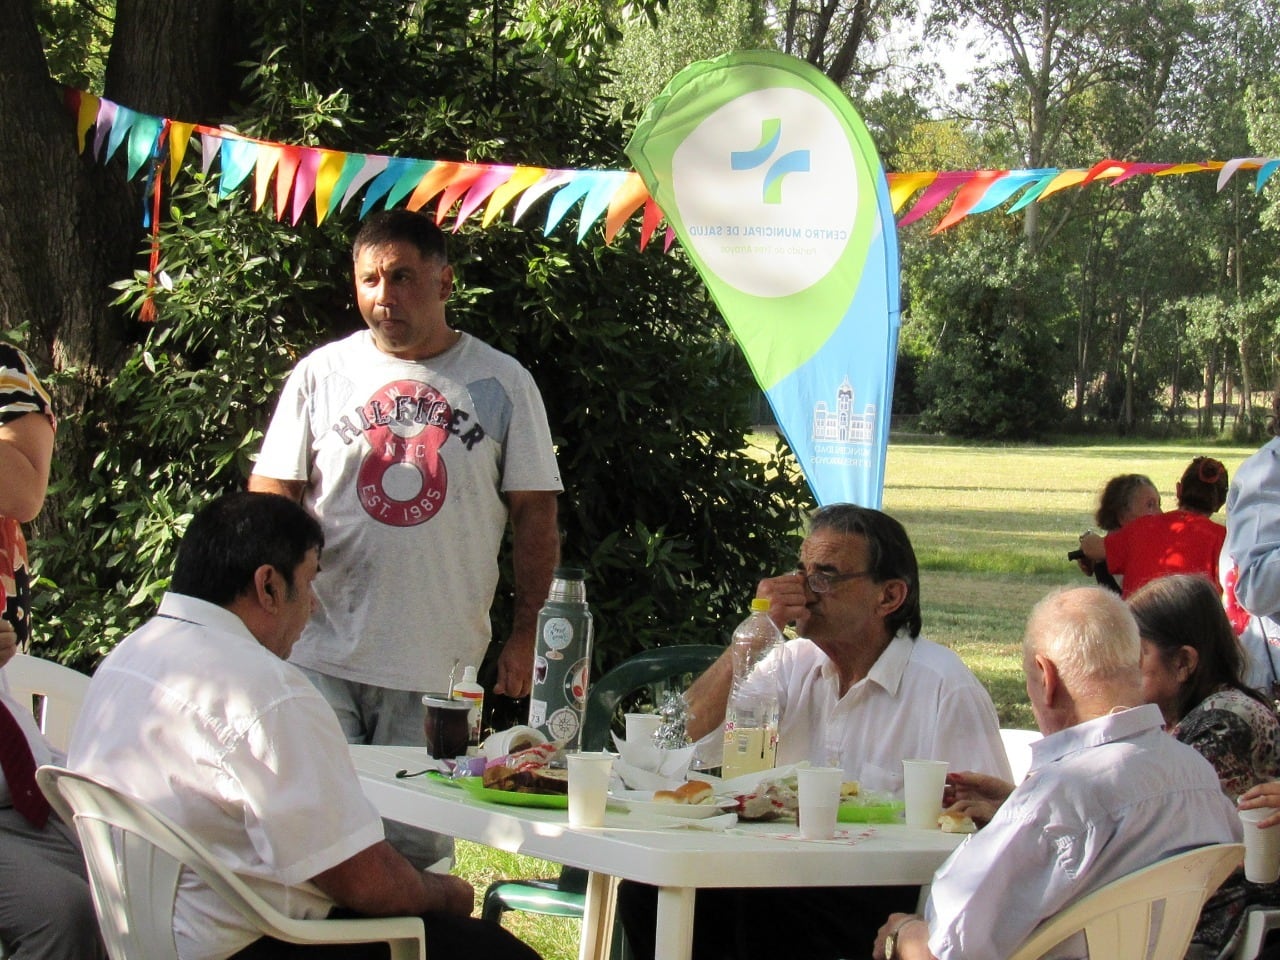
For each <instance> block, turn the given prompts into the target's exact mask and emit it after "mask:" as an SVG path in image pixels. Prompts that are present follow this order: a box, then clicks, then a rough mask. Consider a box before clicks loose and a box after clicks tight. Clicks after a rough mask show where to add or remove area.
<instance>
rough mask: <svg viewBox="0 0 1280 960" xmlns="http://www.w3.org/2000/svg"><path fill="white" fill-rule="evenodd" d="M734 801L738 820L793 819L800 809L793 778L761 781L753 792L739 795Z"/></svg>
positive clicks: (798, 796)
mask: <svg viewBox="0 0 1280 960" xmlns="http://www.w3.org/2000/svg"><path fill="white" fill-rule="evenodd" d="M734 800H735V801H736V802H737V806H736V807H735V808H734V809H735V811H736V812H737V814H738V819H740V820H777V819H778V818H780V817H794V816H795V815H796V810H798V809H799V807H800V795H799V792H798V788H797V786H796V778H795V777H794V776H789V777H777V778H776V779H772V780H768V779H766V780H761V781H760V783H758V784H757V785H756V788H755V790H753V791H752V792H750V793H740V794H738V795H737V796H736V797H735V798H734Z"/></svg>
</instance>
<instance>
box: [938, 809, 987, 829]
mask: <svg viewBox="0 0 1280 960" xmlns="http://www.w3.org/2000/svg"><path fill="white" fill-rule="evenodd" d="M938 826H940V827H942V832H943V833H977V832H978V825H977V824H976V823H974V822H973V818H972V817H970V816H969V815H968V814H967V813H947V812H944V813H943V814H942V815H941V816H940V817H938Z"/></svg>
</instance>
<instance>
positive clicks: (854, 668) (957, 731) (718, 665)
mask: <svg viewBox="0 0 1280 960" xmlns="http://www.w3.org/2000/svg"><path fill="white" fill-rule="evenodd" d="M756 595H757V596H759V597H764V598H767V599H768V600H769V601H770V603H771V606H770V610H769V614H770V616H771V617H772V618H773V621H774V623H775V624H777V625H778V627H779V628H782V627H785V626H787V625H789V624H791V625H794V627H795V633H796V637H795V639H792V640H789V641H788V642H787V643H786V644H784V645H783V647H782V648H781V650H780V651H779V652H778V654H777V655H778V659H779V662H778V669H777V671H776V677H777V687H778V704H779V711H780V716H779V724H778V764H779V765H783V764H790V763H798V762H801V761H806V760H807V761H809V762H810V763H814V764H819V765H823V766H827V765H831V766H840V767H843V768H844V771H845V775H846V776H847V777H848V778H849V779H850V780H857V781H858V782H859V783H860V785H861V787H862V789H863V790H864V791H876V792H883V793H892V794H896V795H897V796H899V797H901V795H902V761H903V760H904V759H906V758H924V759H934V760H946V761H948V763H950V765H951V768H952V769H954V770H976V771H981V772H984V773H990V774H993V775H996V776H999V777H1001V778H1002V779H1005V780H1009V779H1012V774H1011V773H1010V770H1009V762H1008V760H1007V758H1006V757H1005V752H1004V747H1003V746H1002V745H1001V742H1000V729H999V726H1000V725H999V722H998V720H997V718H996V711H995V707H994V706H993V704H992V702H991V697H990V696H989V695H988V694H987V691H986V690H985V689H984V688H983V686H982V684H981V683H979V682H978V679H977V678H976V677H975V676H974V675H973V674H972V673H971V672H970V671H969V669H968V668H967V667H966V666H965V665H964V663H963V662H962V661H961V660H960V658H959V657H958V656H956V654H954V653H953V652H952V651H951V650H949V649H947V648H946V647H941V646H939V645H937V644H935V643H932V642H931V641H929V640H926V639H924V638H922V637H920V627H921V624H920V577H919V571H918V567H917V564H916V557H915V552H914V550H913V549H912V547H911V541H910V539H909V538H908V537H907V532H906V530H904V529H903V527H902V524H900V523H898V521H896V520H894V519H893V518H892V517H890V516H889V515H888V514H885V513H882V512H880V511H879V510H871V509H868V508H865V507H859V506H855V505H853V504H833V505H831V506H827V507H823V508H822V509H821V510H818V511H817V512H816V513H815V514H814V515H813V517H812V519H811V521H810V530H809V535H808V537H806V538H805V541H804V543H803V544H802V545H801V547H800V563H799V567H798V569H797V570H796V572H794V573H788V574H783V575H782V576H778V577H771V578H769V579H766V580H762V581H761V582H760V585H759V587H758V588H757V590H756ZM732 681H733V659H732V654H731V652H729V651H726V652H725V654H724V655H723V656H722V657H720V659H719V660H717V661H716V662H715V663H714V664H712V666H711V667H710V668H709V669H708V670H707V671H706V672H705V673H704V674H703V675H702V676H701V677H699V678H698V679H697V680H696V681H695V682H694V684H693V686H691V687H690V688H689V690H688V692H687V694H686V699H687V700H688V703H689V713H690V715H691V719H690V722H689V727H688V733H689V735H690V736H692V737H695V738H698V737H702V736H704V735H706V734H709V733H711V732H712V731H715V730H718V729H719V728H720V726H721V725H722V724H723V723H724V716H725V707H726V705H727V703H728V699H729V690H730V686H731V684H732ZM651 891H652V888H645V887H643V886H640V885H635V884H624V885H623V888H622V890H621V891H620V894H619V908H620V910H621V912H622V916H623V922H624V924H625V926H626V930H627V934H628V937H630V938H631V939H632V947H633V951H634V952H635V955H636V957H637V960H644V958H647V957H650V956H652V955H653V953H652V951H653V943H652V934H653V925H652V919H651V918H652V913H650V912H649V898H650V897H651V895H652V893H651ZM917 894H918V891H917V889H916V888H915V887H858V888H849V887H845V888H805V889H804V890H798V891H790V890H776V889H754V890H746V889H742V890H739V889H729V890H703V891H700V892H699V894H698V903H697V910H696V914H695V924H694V951H693V952H694V956H696V957H698V958H699V960H716V958H721V957H723V958H730V957H732V958H739V960H740V958H747V957H761V958H767V957H777V956H804V957H806V958H810V960H820V958H828V957H829V958H836V957H853V956H856V955H857V950H858V949H861V945H864V944H865V945H866V949H865V950H864V951H863V955H864V956H867V955H869V954H870V949H871V945H872V943H873V942H874V939H875V932H876V929H877V928H878V926H879V922H880V919H881V917H882V913H881V912H880V911H881V910H882V908H883V906H884V905H885V904H888V903H902V904H906V905H907V906H905V907H903V908H901V909H903V910H906V911H909V910H911V909H913V908H912V907H911V906H910V905H911V904H913V903H914V902H915V900H916V897H917ZM783 904H785V906H782V905H783ZM780 907H781V909H780ZM891 912H894V911H891ZM769 915H772V916H785V917H786V918H787V920H786V922H785V923H776V924H762V923H760V917H762V916H769ZM646 940H647V941H648V942H646ZM851 950H852V951H853V952H852V953H851V952H850V951H851Z"/></svg>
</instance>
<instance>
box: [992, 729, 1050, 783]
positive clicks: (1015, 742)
mask: <svg viewBox="0 0 1280 960" xmlns="http://www.w3.org/2000/svg"><path fill="white" fill-rule="evenodd" d="M1042 736H1043V734H1041V733H1040V731H1039V730H1015V729H1013V728H1011V727H1002V728H1001V729H1000V742H1001V743H1003V744H1004V755H1005V756H1006V757H1008V758H1009V767H1010V769H1012V770H1013V782H1014V785H1015V786H1016V785H1017V784H1019V783H1021V782H1022V781H1023V780H1025V779H1026V776H1027V771H1028V770H1030V769H1031V744H1033V743H1035V742H1036V741H1037V740H1039V739H1040V738H1041V737H1042Z"/></svg>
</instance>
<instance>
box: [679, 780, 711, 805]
mask: <svg viewBox="0 0 1280 960" xmlns="http://www.w3.org/2000/svg"><path fill="white" fill-rule="evenodd" d="M675 792H676V796H678V797H679V798H680V802H681V803H707V802H709V801H710V800H711V784H709V783H707V782H706V781H705V780H689V781H688V782H686V783H682V784H680V786H678V787H676V791H675Z"/></svg>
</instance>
